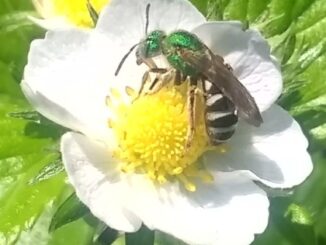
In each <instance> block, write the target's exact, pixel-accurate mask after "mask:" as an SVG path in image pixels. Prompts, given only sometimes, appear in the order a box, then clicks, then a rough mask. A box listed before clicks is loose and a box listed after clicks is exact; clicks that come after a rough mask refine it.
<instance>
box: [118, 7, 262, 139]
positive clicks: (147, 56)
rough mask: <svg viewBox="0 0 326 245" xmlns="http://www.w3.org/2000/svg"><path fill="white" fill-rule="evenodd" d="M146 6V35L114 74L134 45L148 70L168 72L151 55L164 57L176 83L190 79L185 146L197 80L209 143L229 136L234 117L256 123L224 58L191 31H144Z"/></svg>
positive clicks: (190, 132)
mask: <svg viewBox="0 0 326 245" xmlns="http://www.w3.org/2000/svg"><path fill="white" fill-rule="evenodd" d="M149 8H150V4H148V5H147V7H146V29H145V30H146V37H145V38H144V39H143V40H141V42H140V43H137V44H135V45H134V46H133V47H132V48H131V49H130V50H129V52H128V53H127V54H126V55H125V56H124V57H123V58H122V60H121V62H120V64H119V66H118V68H117V70H116V73H115V74H116V75H117V74H118V73H119V70H120V69H121V66H122V64H123V63H124V61H125V60H126V58H127V57H128V55H129V54H130V53H131V52H132V51H133V50H134V49H135V48H136V47H138V48H137V50H136V58H137V64H141V63H145V64H146V65H147V66H148V67H149V72H158V73H162V72H168V71H167V70H165V69H160V68H157V67H156V65H155V63H154V61H153V58H154V57H157V56H160V55H163V56H165V57H166V59H167V61H168V63H169V64H170V66H171V67H172V68H173V69H174V70H173V72H175V73H176V74H177V75H176V76H175V77H177V78H178V79H176V81H175V82H176V84H179V83H181V82H184V81H190V86H189V91H188V95H189V96H188V109H189V121H190V123H189V129H188V139H189V140H188V143H187V144H188V145H190V143H191V140H192V137H193V135H194V130H195V126H194V123H195V119H194V118H195V113H194V104H195V102H194V101H195V94H196V93H195V91H196V89H198V85H199V84H198V83H199V82H200V83H201V88H202V89H203V90H204V93H202V94H203V95H204V96H205V102H206V110H205V121H206V128H207V133H208V136H209V138H210V141H211V143H212V144H214V145H216V144H220V143H223V142H224V141H226V140H228V139H229V138H230V137H231V136H232V135H233V133H234V131H235V126H236V123H237V121H238V117H240V118H242V119H244V120H245V121H247V122H248V123H249V124H251V125H254V126H257V127H258V126H260V124H261V123H262V122H263V120H262V117H261V114H260V112H259V109H258V107H257V104H256V102H255V100H254V98H253V97H252V96H251V95H250V93H249V92H248V90H247V89H246V88H245V87H244V86H243V85H242V84H241V83H240V82H239V80H238V79H237V78H236V77H235V75H234V74H233V73H232V68H231V67H230V66H229V65H228V64H225V63H224V59H223V58H222V57H221V56H219V55H216V54H214V53H213V52H212V51H211V50H210V49H209V48H208V47H207V46H206V45H205V44H204V43H203V42H202V41H201V40H200V39H199V38H198V37H197V36H196V35H195V34H193V33H190V32H188V31H185V30H177V31H174V32H172V33H170V34H166V33H165V32H164V31H162V30H154V31H152V32H150V33H148V34H147V29H148V15H149ZM180 78H181V81H180ZM187 78H189V79H187ZM155 82H157V80H156V81H154V83H155ZM153 86H154V85H151V87H153ZM142 87H143V86H142Z"/></svg>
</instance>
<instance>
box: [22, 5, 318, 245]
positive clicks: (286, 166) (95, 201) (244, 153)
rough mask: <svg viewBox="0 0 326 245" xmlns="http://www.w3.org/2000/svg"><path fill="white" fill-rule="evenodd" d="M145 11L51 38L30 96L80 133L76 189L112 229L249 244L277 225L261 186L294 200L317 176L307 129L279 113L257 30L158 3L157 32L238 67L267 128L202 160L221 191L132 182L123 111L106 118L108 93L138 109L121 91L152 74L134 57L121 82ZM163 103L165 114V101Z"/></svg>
mask: <svg viewBox="0 0 326 245" xmlns="http://www.w3.org/2000/svg"><path fill="white" fill-rule="evenodd" d="M148 1H149V0H147V1H146V0H113V1H112V2H111V4H110V5H109V6H108V7H107V8H106V9H105V10H104V11H103V12H102V14H101V16H100V19H99V22H98V25H97V27H96V28H95V29H94V30H65V31H50V32H48V33H47V35H46V37H45V39H44V40H36V41H34V42H33V43H32V46H31V50H30V53H29V59H28V64H27V66H26V68H25V73H24V80H23V82H22V84H21V85H22V88H23V91H24V93H25V95H26V97H27V98H28V99H29V101H30V102H31V103H32V104H33V105H34V107H35V108H36V109H37V110H38V111H39V112H41V113H42V114H43V115H44V116H46V117H48V118H49V119H51V120H53V121H54V122H56V123H58V124H61V125H63V126H65V127H67V128H70V129H72V130H73V131H75V132H69V133H66V134H65V135H64V136H63V137H62V139H61V151H62V157H63V161H64V164H65V167H66V170H67V172H68V176H69V180H70V182H71V184H72V185H73V186H74V187H75V189H76V193H77V195H78V197H79V198H80V199H81V200H82V201H83V202H84V203H85V204H86V205H87V206H88V207H89V208H90V210H91V211H92V213H93V214H94V215H95V216H97V217H98V218H99V219H101V220H103V221H104V222H105V223H106V224H107V225H109V226H110V227H112V228H114V229H117V230H121V231H126V232H133V231H137V230H138V229H139V227H140V226H141V224H142V222H143V223H144V224H145V225H146V226H148V227H149V228H150V229H157V230H161V231H163V232H166V233H169V234H171V235H173V236H175V237H177V238H179V239H182V240H183V241H185V242H187V243H189V244H228V245H229V244H249V243H250V242H251V241H253V239H254V234H257V233H261V232H263V231H264V229H265V228H266V225H267V221H268V206H269V201H268V198H267V196H266V193H265V192H264V191H263V190H262V189H261V188H260V187H258V186H257V185H256V183H255V182H254V181H259V182H261V183H263V184H265V185H267V186H270V187H275V188H291V187H293V186H295V185H297V184H299V183H301V182H302V181H303V180H304V179H305V178H306V177H307V176H308V175H309V174H310V172H311V170H312V163H311V160H310V157H309V155H308V153H307V151H306V149H307V145H308V144H307V140H306V139H305V137H304V135H303V133H302V131H301V129H300V126H299V125H298V124H297V122H295V121H294V119H293V118H292V117H291V116H290V115H289V114H288V113H287V112H286V111H284V110H283V109H282V108H280V107H279V106H277V105H273V103H274V102H275V101H276V99H277V98H278V96H279V95H280V93H281V89H282V78H281V74H280V69H279V67H278V64H277V62H276V61H275V60H274V59H273V57H272V56H271V55H270V50H269V46H268V44H267V42H266V41H265V40H264V39H263V38H262V36H261V35H260V34H259V32H257V31H255V30H246V31H243V30H242V26H241V24H240V23H238V22H206V20H205V18H204V17H203V16H202V15H201V14H200V13H199V12H198V11H197V10H196V9H195V8H194V7H193V6H192V5H191V4H190V3H188V2H187V1H184V0H152V1H150V3H151V8H150V16H149V31H151V30H155V29H161V30H164V31H166V32H167V33H169V32H171V31H173V30H176V29H184V30H188V31H191V32H193V33H195V34H197V35H198V37H200V38H201V39H202V41H203V42H204V43H205V44H207V45H208V47H209V48H210V49H212V50H213V52H215V53H217V54H219V55H222V56H223V57H224V58H225V60H226V62H227V63H229V64H230V65H231V66H232V67H233V69H234V73H235V75H236V76H237V77H238V78H239V80H240V81H241V82H242V83H243V84H244V85H245V86H246V87H247V89H248V90H249V91H250V93H251V94H252V95H253V96H254V98H255V100H256V102H257V104H258V106H259V108H260V110H261V111H262V116H263V120H264V123H263V124H262V125H261V126H260V127H259V128H255V127H252V126H250V125H248V124H246V123H245V122H242V121H240V123H239V125H238V128H237V130H236V133H235V135H234V136H233V137H232V138H231V140H230V141H229V143H228V149H227V151H226V152H225V153H223V154H221V153H218V152H212V151H211V152H209V153H204V155H203V157H202V158H201V160H202V161H203V162H204V166H205V168H206V170H207V171H208V172H209V173H210V174H211V175H212V176H213V177H214V179H213V182H212V183H203V182H202V181H197V180H189V181H190V182H191V183H193V184H195V186H196V188H197V191H195V192H189V191H186V190H185V188H184V186H186V185H187V180H185V181H184V183H183V184H184V185H183V184H180V183H181V182H179V181H167V182H165V183H163V184H158V183H157V182H153V181H151V180H150V179H149V178H148V177H147V175H144V174H141V173H139V171H136V172H134V173H133V172H132V171H131V172H128V173H124V172H122V171H121V170H120V166H121V165H120V164H121V162H122V160H121V158H119V157H116V156H113V154H112V152H113V151H115V150H116V149H117V145H118V144H120V143H121V142H117V138H118V139H119V137H117V135H116V130H115V126H112V127H111V128H110V127H109V126H108V120H109V118H110V119H112V118H113V119H114V118H115V117H116V116H117V115H116V114H115V112H116V109H112V108H111V107H108V106H107V105H106V104H105V98H106V96H107V95H108V94H109V91H111V95H112V94H115V92H114V91H119V93H120V96H121V98H117V97H118V96H117V95H114V96H113V98H112V100H113V101H112V103H113V104H114V103H122V102H121V101H123V102H124V103H126V105H127V107H128V106H130V108H132V106H131V105H130V103H129V104H128V96H126V95H125V94H124V93H123V91H125V88H126V87H127V86H129V87H132V88H134V89H135V90H137V89H139V86H140V82H141V78H142V75H143V73H144V72H145V71H146V70H147V67H146V66H145V65H141V66H137V65H136V59H135V56H134V54H131V55H130V57H129V58H128V59H127V60H126V63H125V64H124V66H123V68H122V70H121V72H120V74H119V76H117V77H115V76H114V71H115V69H116V68H117V65H118V63H119V62H120V60H121V57H122V56H123V55H124V54H125V53H126V52H127V51H128V50H129V49H130V47H131V46H132V45H134V44H135V43H138V42H139V41H140V40H141V39H142V38H144V36H145V33H144V29H145V8H146V4H147V3H148ZM162 93H165V92H162ZM167 93H169V92H167ZM157 96H158V95H157ZM145 97H146V96H145ZM152 97H153V98H154V99H155V97H156V95H153V96H152ZM154 99H153V100H154ZM140 100H142V99H140ZM119 101H120V102H119ZM155 103H161V104H158V105H160V106H161V105H164V103H165V101H161V102H160V101H158V102H155ZM155 103H154V102H153V104H155ZM148 106H150V105H149V104H148ZM153 106H154V105H153ZM113 107H114V106H113ZM145 107H146V106H145ZM110 108H111V109H110ZM158 108H159V107H158ZM141 109H142V108H140V110H141ZM153 113H154V112H153ZM148 114H149V115H145V114H138V115H139V116H138V117H134V120H133V121H132V122H130V121H129V124H128V125H127V126H126V130H129V127H130V130H137V128H136V129H134V128H133V127H134V126H135V125H138V127H139V132H142V130H144V129H143V127H142V125H141V124H139V123H138V122H142V121H141V120H143V118H145V117H146V118H147V119H148V118H149V119H148V120H149V121H150V119H151V113H148ZM147 119H146V120H147ZM161 119H162V120H158V121H154V122H153V124H150V125H149V126H151V127H154V126H155V123H157V124H160V125H163V126H164V127H165V126H166V125H165V124H164V123H165V120H170V118H168V119H165V118H161ZM144 120H145V119H144ZM171 120H175V118H174V117H173V118H172V119H171ZM180 120H181V119H180ZM137 123H138V124H137ZM139 125H140V126H139ZM119 126H120V127H121V125H118V126H116V128H118V127H119ZM145 126H148V125H144V127H145ZM173 126H175V127H177V125H173ZM172 130H174V128H172ZM154 131H155V130H154ZM128 133H129V131H128ZM154 133H158V132H157V131H155V132H154ZM156 136H157V137H158V136H160V135H159V133H158V135H156ZM157 140H158V139H157ZM136 143H137V142H136ZM140 143H142V142H140ZM154 143H155V142H152V144H154ZM138 146H139V145H137V147H138ZM135 147H136V146H135ZM144 147H145V146H144ZM130 148H132V147H130ZM155 149H156V150H157V148H155ZM128 152H129V149H126V152H122V153H121V154H124V153H128ZM150 154H151V153H150ZM162 154H163V153H162ZM171 154H172V153H171ZM163 155H164V154H163ZM120 156H121V155H120ZM164 156H165V155H164ZM171 164H173V163H172V162H171ZM177 177H178V176H177ZM180 179H181V177H180ZM204 179H205V178H204ZM163 180H164V179H163ZM163 180H162V182H164V181H163Z"/></svg>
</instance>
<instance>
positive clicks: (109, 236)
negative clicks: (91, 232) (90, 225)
mask: <svg viewBox="0 0 326 245" xmlns="http://www.w3.org/2000/svg"><path fill="white" fill-rule="evenodd" d="M118 236H119V232H118V231H117V230H115V229H112V228H110V227H108V226H106V225H105V224H104V223H100V225H99V226H98V228H97V231H96V234H95V236H94V238H93V242H94V243H95V244H99V245H110V244H112V243H113V242H114V241H115V240H116V239H117V238H118Z"/></svg>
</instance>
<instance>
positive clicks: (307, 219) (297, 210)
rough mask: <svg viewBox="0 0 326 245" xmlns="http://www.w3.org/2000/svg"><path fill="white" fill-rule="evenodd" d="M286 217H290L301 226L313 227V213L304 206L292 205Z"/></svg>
mask: <svg viewBox="0 0 326 245" xmlns="http://www.w3.org/2000/svg"><path fill="white" fill-rule="evenodd" d="M285 217H290V218H291V221H292V222H293V223H297V224H300V225H312V224H313V218H312V215H311V213H310V212H309V211H308V210H307V209H306V208H305V207H303V206H300V205H298V204H295V203H291V204H290V206H289V207H288V209H287V211H286V212H285Z"/></svg>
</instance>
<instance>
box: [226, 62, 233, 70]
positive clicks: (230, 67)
mask: <svg viewBox="0 0 326 245" xmlns="http://www.w3.org/2000/svg"><path fill="white" fill-rule="evenodd" d="M224 65H225V67H226V68H227V69H228V70H229V71H233V68H232V66H231V65H230V64H228V63H224Z"/></svg>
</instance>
